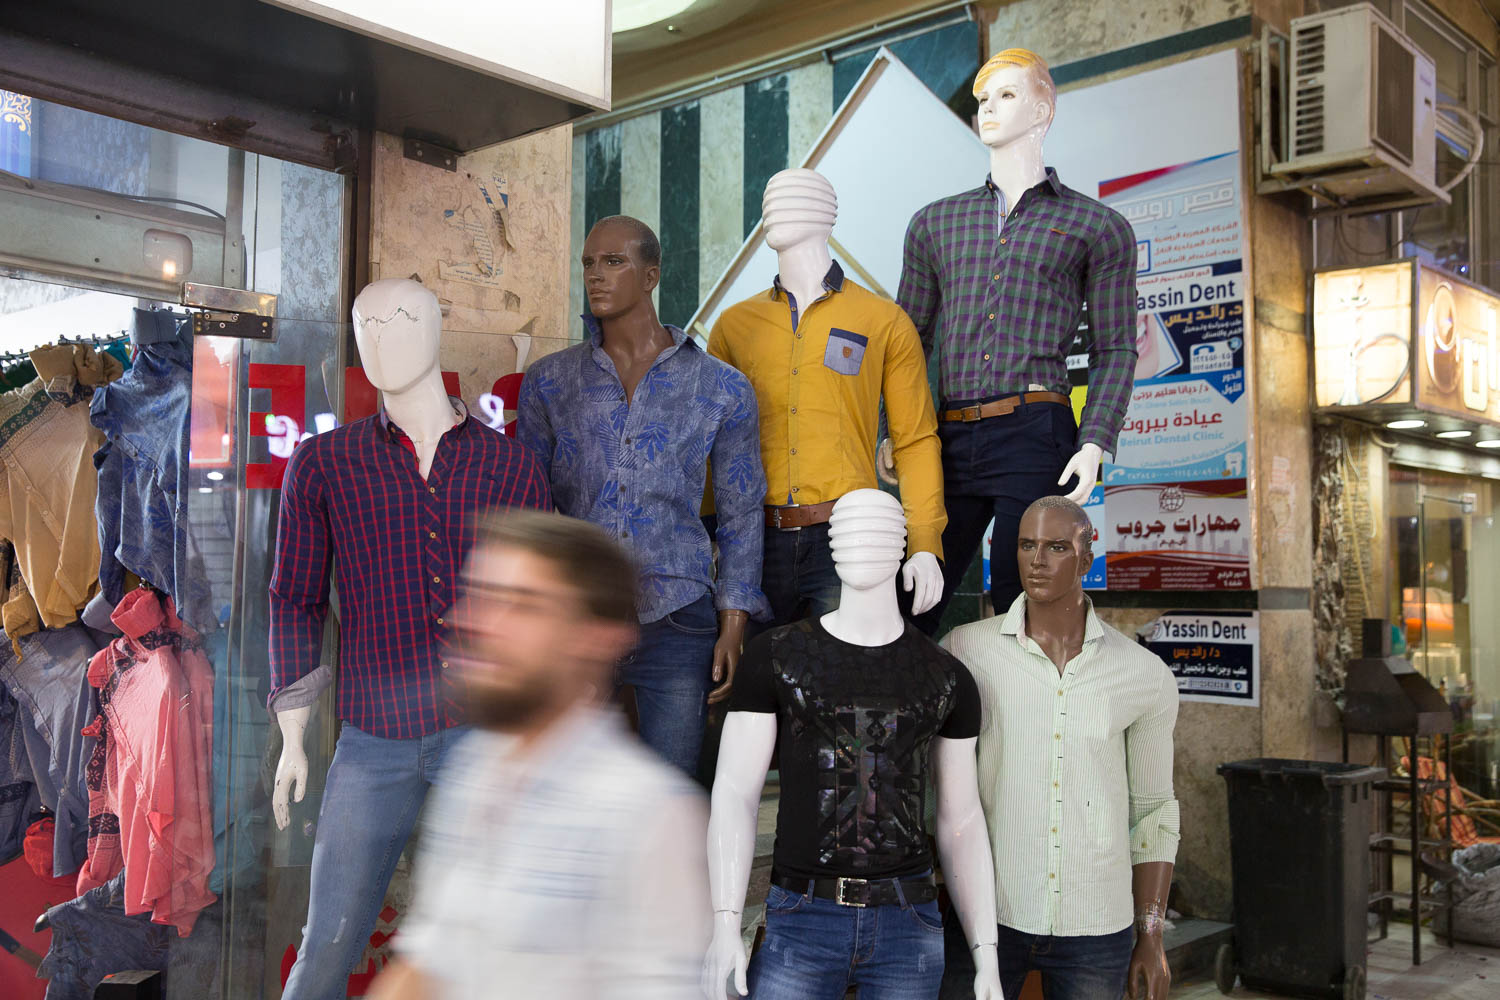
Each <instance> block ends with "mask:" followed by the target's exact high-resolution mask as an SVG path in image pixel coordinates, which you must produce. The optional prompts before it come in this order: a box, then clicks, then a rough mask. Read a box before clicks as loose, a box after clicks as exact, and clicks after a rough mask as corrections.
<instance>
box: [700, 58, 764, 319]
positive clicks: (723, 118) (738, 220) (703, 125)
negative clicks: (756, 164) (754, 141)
mask: <svg viewBox="0 0 1500 1000" xmlns="http://www.w3.org/2000/svg"><path fill="white" fill-rule="evenodd" d="M698 115H699V119H698V120H699V128H700V129H701V132H700V136H701V145H700V146H699V148H700V149H701V150H702V151H703V152H702V155H701V156H700V157H699V158H698V204H699V206H700V212H699V216H698V259H699V263H698V301H699V302H701V301H702V300H703V298H704V297H705V296H707V295H708V293H709V292H710V291H712V290H713V287H714V283H715V282H717V281H718V280H719V275H721V274H723V273H724V269H725V268H726V267H728V266H729V262H730V260H732V259H733V258H734V254H735V251H737V250H739V248H740V244H741V243H743V242H744V241H745V234H744V230H743V225H744V213H745V199H747V198H752V197H755V192H752V191H746V190H745V141H746V136H745V90H744V88H743V87H732V88H730V89H729V90H721V91H719V92H718V93H716V94H710V95H708V96H707V97H705V98H703V100H701V101H699V102H698Z"/></svg>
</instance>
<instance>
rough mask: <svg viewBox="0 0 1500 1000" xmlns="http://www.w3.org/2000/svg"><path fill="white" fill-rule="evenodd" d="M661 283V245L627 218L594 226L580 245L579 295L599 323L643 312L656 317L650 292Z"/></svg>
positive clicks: (616, 217)
mask: <svg viewBox="0 0 1500 1000" xmlns="http://www.w3.org/2000/svg"><path fill="white" fill-rule="evenodd" d="M660 282H661V241H660V240H658V239H657V238H656V234H655V233H654V232H652V231H651V227H650V226H648V225H646V224H645V223H644V222H642V221H641V220H640V219H633V218H631V217H630V216H628V215H611V216H609V217H608V218H605V219H600V220H599V221H598V222H596V223H594V228H593V229H590V230H589V235H588V238H587V239H585V240H584V241H583V291H584V295H585V296H586V297H587V299H588V305H589V312H591V313H593V314H594V317H595V318H596V319H598V320H599V321H600V322H601V323H606V322H608V321H610V320H612V319H618V318H621V317H624V316H627V315H629V314H630V313H632V312H634V311H636V310H647V311H649V312H650V314H651V317H652V318H653V319H654V318H655V317H656V306H655V305H654V304H653V303H652V301H651V292H652V290H653V289H655V288H656V286H657V285H658V284H659V283H660Z"/></svg>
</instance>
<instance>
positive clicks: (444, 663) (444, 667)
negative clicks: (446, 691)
mask: <svg viewBox="0 0 1500 1000" xmlns="http://www.w3.org/2000/svg"><path fill="white" fill-rule="evenodd" d="M443 669H444V670H447V669H448V661H447V660H444V661H443Z"/></svg>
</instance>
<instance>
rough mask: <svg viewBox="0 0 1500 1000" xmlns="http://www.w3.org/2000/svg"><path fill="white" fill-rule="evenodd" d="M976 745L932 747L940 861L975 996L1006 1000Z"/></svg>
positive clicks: (951, 742) (948, 742)
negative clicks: (965, 941) (968, 953)
mask: <svg viewBox="0 0 1500 1000" xmlns="http://www.w3.org/2000/svg"><path fill="white" fill-rule="evenodd" d="M977 742H978V740H976V739H973V738H970V739H964V740H950V739H946V738H944V737H939V738H938V740H937V743H936V744H934V746H933V751H932V762H933V769H934V771H935V773H936V782H937V849H938V861H939V862H940V863H941V864H942V866H943V881H944V882H945V883H946V884H947V886H948V894H949V895H950V896H952V897H953V909H954V912H956V913H957V914H958V921H959V924H960V925H962V927H963V929H964V937H966V938H967V939H968V941H969V948H970V951H971V952H972V953H973V955H974V996H975V998H976V1000H1004V998H1003V996H1002V994H1001V992H1000V968H999V960H998V958H997V957H996V954H995V939H996V929H995V928H996V920H995V859H994V856H993V855H992V854H991V853H990V850H991V847H990V837H989V831H988V830H987V829H986V827H985V822H984V809H983V807H982V806H981V805H980V803H979V776H978V767H977V765H976V763H975V760H974V747H975V744H976V743H977Z"/></svg>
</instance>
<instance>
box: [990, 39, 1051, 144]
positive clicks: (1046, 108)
mask: <svg viewBox="0 0 1500 1000" xmlns="http://www.w3.org/2000/svg"><path fill="white" fill-rule="evenodd" d="M974 96H975V97H976V98H978V99H979V138H980V140H981V141H982V142H983V143H984V144H985V145H986V146H989V147H990V148H991V149H994V148H996V147H999V146H1007V145H1010V144H1011V143H1014V142H1031V143H1035V144H1036V146H1037V147H1038V148H1040V146H1041V143H1042V139H1043V138H1044V137H1045V136H1046V134H1047V129H1049V128H1050V127H1051V126H1052V117H1053V115H1054V114H1055V113H1056V110H1057V88H1056V87H1054V86H1053V84H1052V74H1051V73H1050V72H1048V70H1047V64H1046V63H1045V62H1043V61H1042V57H1041V56H1039V55H1037V54H1036V53H1035V52H1032V51H1030V50H1029V49H1006V50H1004V51H1003V52H999V53H996V54H995V56H994V57H993V58H991V59H990V61H989V62H987V63H985V64H984V65H983V66H981V67H980V68H979V72H978V73H977V74H976V75H975V77H974Z"/></svg>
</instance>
